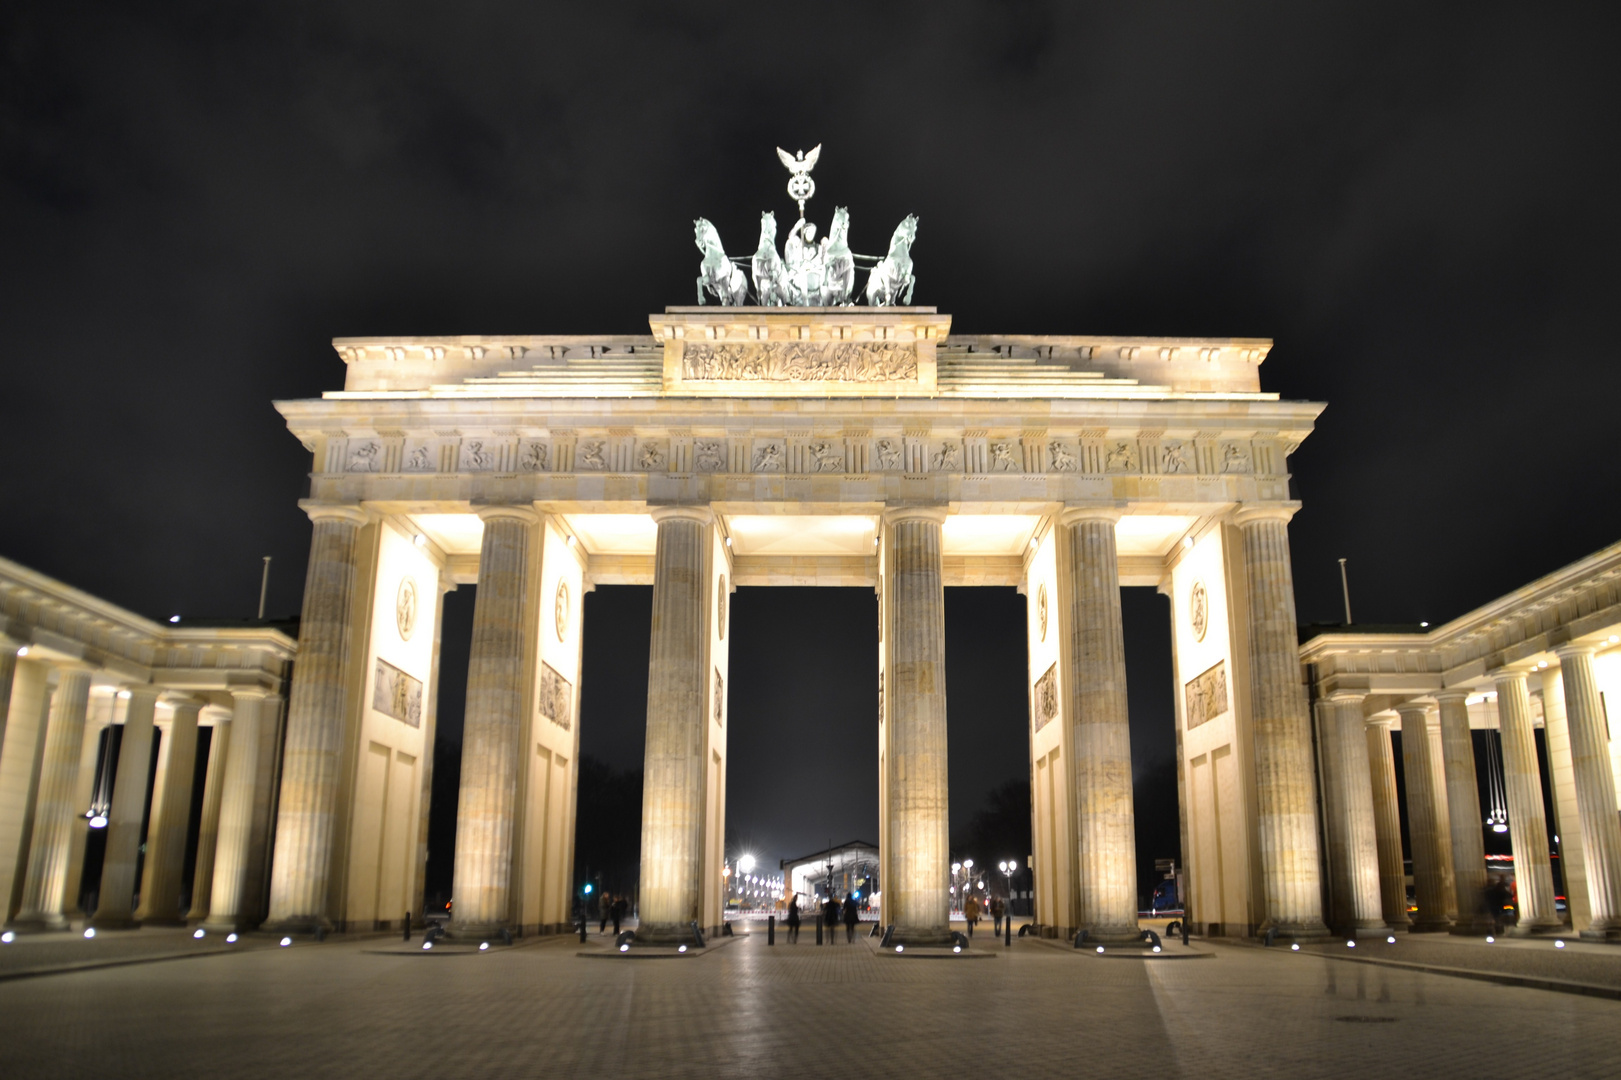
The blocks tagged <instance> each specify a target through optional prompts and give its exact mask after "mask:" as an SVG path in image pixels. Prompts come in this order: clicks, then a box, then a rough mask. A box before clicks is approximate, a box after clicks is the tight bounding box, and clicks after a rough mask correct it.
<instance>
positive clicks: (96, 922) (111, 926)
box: [85, 914, 141, 933]
mask: <svg viewBox="0 0 1621 1080" xmlns="http://www.w3.org/2000/svg"><path fill="white" fill-rule="evenodd" d="M85 925H86V926H93V927H95V928H96V931H97V932H98V933H99V932H101V931H103V930H139V929H140V928H141V920H140V919H137V918H136V917H135V916H133V915H122V916H120V915H101V914H96V915H92V916H90V918H88V919H86V920H85Z"/></svg>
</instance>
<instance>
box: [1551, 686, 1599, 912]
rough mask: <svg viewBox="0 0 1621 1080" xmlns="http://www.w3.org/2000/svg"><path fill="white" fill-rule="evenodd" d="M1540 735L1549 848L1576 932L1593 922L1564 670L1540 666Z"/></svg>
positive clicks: (1566, 908) (1567, 910) (1566, 909)
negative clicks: (1548, 807) (1545, 755)
mask: <svg viewBox="0 0 1621 1080" xmlns="http://www.w3.org/2000/svg"><path fill="white" fill-rule="evenodd" d="M1542 737H1543V746H1544V747H1545V749H1546V750H1547V752H1548V783H1549V786H1550V787H1551V788H1552V791H1550V792H1549V794H1550V795H1552V796H1553V798H1551V799H1550V800H1549V802H1551V803H1552V804H1553V820H1552V821H1551V822H1549V823H1548V831H1549V832H1551V833H1552V834H1553V850H1554V851H1555V852H1556V853H1557V854H1558V856H1559V880H1560V883H1561V884H1563V885H1564V887H1565V916H1566V919H1567V920H1568V921H1569V923H1570V928H1571V929H1572V930H1575V931H1576V932H1578V933H1580V932H1581V931H1583V930H1586V929H1587V928H1588V924H1589V923H1591V922H1592V921H1593V912H1592V909H1591V907H1590V906H1589V904H1588V898H1587V869H1586V867H1585V865H1584V864H1583V860H1582V815H1581V812H1580V811H1579V810H1577V809H1576V770H1575V769H1574V767H1573V766H1572V765H1571V761H1570V724H1569V722H1568V721H1567V718H1566V716H1565V686H1564V671H1563V669H1562V668H1559V667H1547V668H1543V669H1542Z"/></svg>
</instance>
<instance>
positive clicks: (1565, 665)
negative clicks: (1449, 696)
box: [1498, 645, 1621, 939]
mask: <svg viewBox="0 0 1621 1080" xmlns="http://www.w3.org/2000/svg"><path fill="white" fill-rule="evenodd" d="M1554 653H1555V655H1556V656H1558V657H1559V670H1560V676H1559V677H1560V680H1561V682H1562V684H1563V686H1564V691H1565V719H1566V723H1567V725H1568V727H1569V731H1570V764H1571V772H1572V773H1573V775H1574V780H1575V787H1576V813H1577V816H1578V817H1579V818H1580V819H1581V830H1582V863H1583V868H1584V869H1585V870H1586V871H1587V897H1588V903H1589V910H1590V912H1591V921H1590V922H1589V923H1588V926H1587V929H1585V930H1583V931H1582V932H1581V933H1582V937H1593V938H1599V939H1614V938H1618V937H1621V821H1618V820H1617V818H1616V802H1615V776H1614V773H1613V771H1612V769H1613V766H1612V765H1611V764H1610V733H1609V730H1608V722H1607V720H1606V718H1605V715H1604V704H1603V702H1602V701H1601V700H1600V698H1599V689H1598V681H1597V680H1596V679H1595V678H1594V676H1593V649H1592V647H1591V646H1582V645H1566V646H1564V647H1562V648H1559V649H1555V650H1554ZM1498 700H1499V701H1501V700H1502V699H1501V697H1499V699H1498ZM1511 814H1512V812H1511ZM1512 821H1513V819H1512V816H1511V817H1510V823H1511V824H1512Z"/></svg>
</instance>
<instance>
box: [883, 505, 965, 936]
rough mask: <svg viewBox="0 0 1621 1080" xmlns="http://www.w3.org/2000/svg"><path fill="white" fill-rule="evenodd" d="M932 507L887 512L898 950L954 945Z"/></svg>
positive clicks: (940, 610)
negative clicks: (906, 945)
mask: <svg viewBox="0 0 1621 1080" xmlns="http://www.w3.org/2000/svg"><path fill="white" fill-rule="evenodd" d="M945 519H946V512H945V510H943V509H941V508H939V507H911V508H905V509H894V510H889V511H887V512H886V513H885V514H884V545H885V550H884V570H885V582H884V603H885V604H886V605H888V609H887V616H888V618H887V624H888V627H889V633H888V634H887V635H885V636H886V637H887V639H888V640H887V641H886V642H885V648H886V650H887V652H886V656H885V659H886V663H885V664H884V676H885V679H886V680H887V692H886V694H885V697H886V699H887V700H886V701H885V703H884V708H885V712H886V714H887V719H886V720H885V723H886V724H887V725H888V728H889V730H888V731H887V732H886V738H887V742H888V754H887V756H886V759H885V770H886V772H887V776H886V777H885V788H886V790H887V792H888V796H887V799H886V802H885V808H886V811H887V814H888V820H887V826H888V840H889V844H890V846H891V847H892V848H893V849H894V850H893V852H892V853H890V854H889V855H888V857H887V860H886V861H887V863H888V867H889V880H888V881H884V882H882V883H881V888H882V889H883V905H884V919H885V920H886V921H887V922H888V923H890V924H891V925H892V926H894V928H895V930H894V936H893V938H892V940H893V941H895V942H896V943H897V944H915V945H935V944H946V943H948V942H949V941H950V940H951V924H950V918H951V894H950V891H949V888H950V871H949V866H950V862H951V849H950V836H949V822H948V819H947V812H948V809H949V804H948V790H947V782H946V670H945V661H946V641H945V623H946V620H945V586H944V583H943V580H942V576H941V569H942V566H941V546H940V544H941V541H940V532H941V526H942V525H943V524H944V523H945Z"/></svg>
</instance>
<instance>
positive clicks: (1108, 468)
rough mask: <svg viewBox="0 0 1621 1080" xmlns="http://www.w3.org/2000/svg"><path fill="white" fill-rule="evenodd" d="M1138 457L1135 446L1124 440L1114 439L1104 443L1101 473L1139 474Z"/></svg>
mask: <svg viewBox="0 0 1621 1080" xmlns="http://www.w3.org/2000/svg"><path fill="white" fill-rule="evenodd" d="M1140 460H1141V459H1140V457H1139V456H1138V452H1137V444H1136V443H1134V442H1128V441H1126V440H1124V439H1115V440H1113V441H1111V442H1108V443H1105V444H1104V447H1103V471H1104V472H1111V473H1134V472H1140V471H1141V467H1140V465H1139V462H1140Z"/></svg>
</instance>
